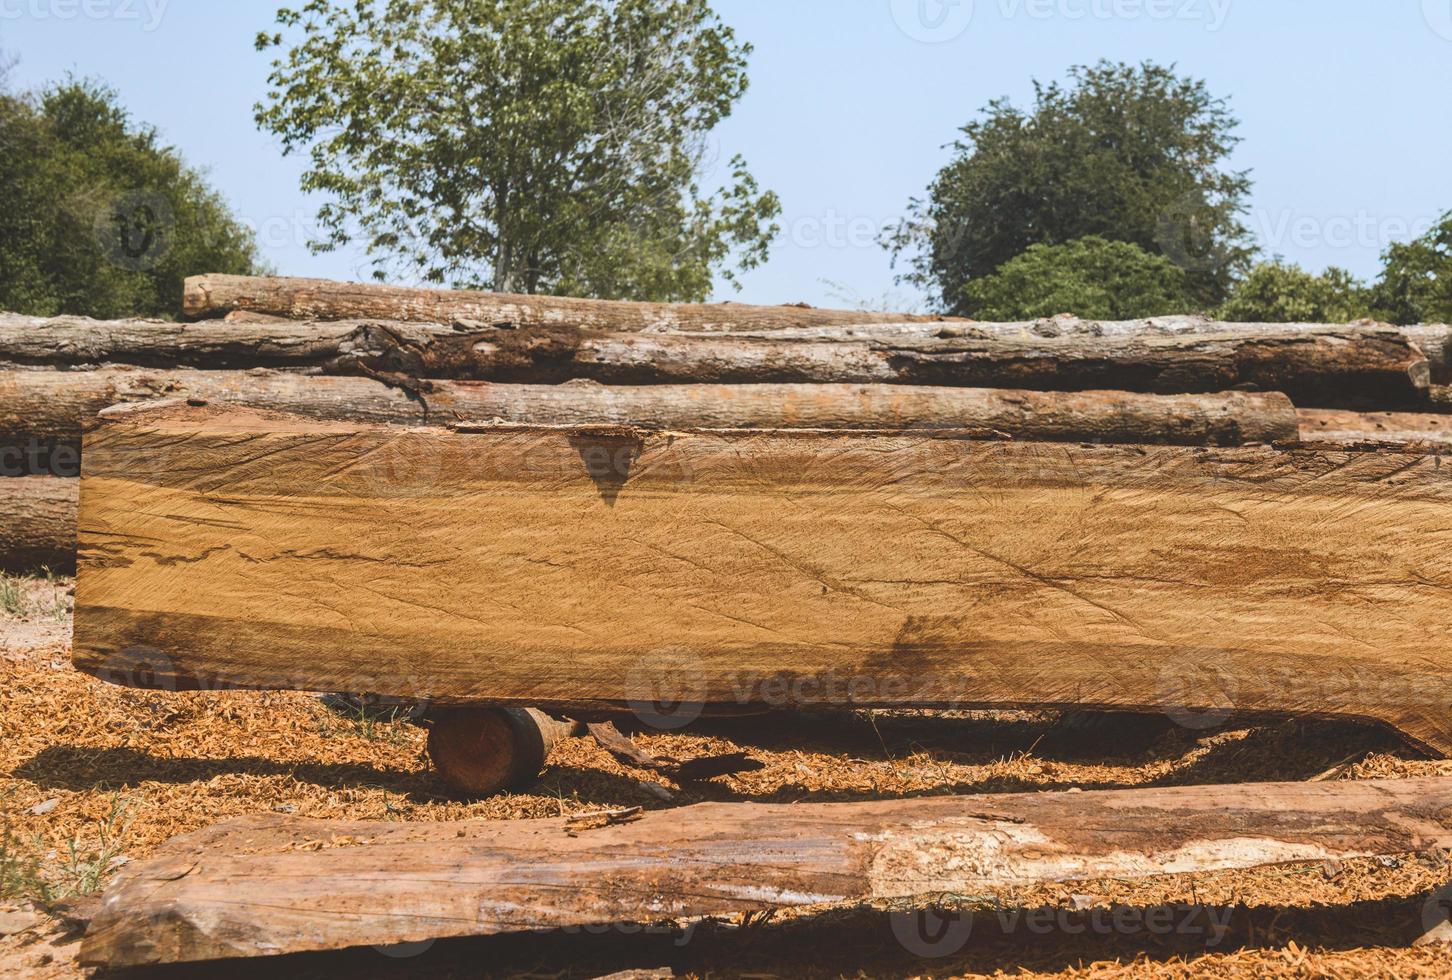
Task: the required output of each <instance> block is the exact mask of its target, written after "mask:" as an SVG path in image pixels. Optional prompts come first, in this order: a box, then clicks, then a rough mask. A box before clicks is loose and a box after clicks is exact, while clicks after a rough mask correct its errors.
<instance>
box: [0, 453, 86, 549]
mask: <svg viewBox="0 0 1452 980" xmlns="http://www.w3.org/2000/svg"><path fill="white" fill-rule="evenodd" d="M79 494H80V483H79V481H77V480H67V479H61V478H59V477H50V476H27V477H16V478H7V479H0V571H6V572H38V571H41V570H42V569H47V568H48V569H50V570H51V571H53V572H65V573H69V572H72V571H74V570H75V567H76V499H77V497H78V496H79Z"/></svg>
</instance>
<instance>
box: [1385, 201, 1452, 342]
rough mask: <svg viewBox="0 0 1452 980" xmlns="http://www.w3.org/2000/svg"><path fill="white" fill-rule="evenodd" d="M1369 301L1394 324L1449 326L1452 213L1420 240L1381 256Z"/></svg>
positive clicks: (1442, 218)
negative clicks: (1436, 324)
mask: <svg viewBox="0 0 1452 980" xmlns="http://www.w3.org/2000/svg"><path fill="white" fill-rule="evenodd" d="M1372 299H1373V302H1374V303H1375V305H1376V306H1377V308H1378V309H1379V310H1380V311H1381V316H1382V318H1384V319H1387V320H1390V321H1391V322H1393V323H1452V211H1449V212H1447V213H1446V214H1444V215H1443V216H1442V217H1441V219H1440V220H1439V221H1438V222H1437V224H1436V225H1434V226H1433V227H1432V228H1431V229H1430V230H1429V231H1428V232H1427V233H1426V234H1425V235H1423V236H1422V237H1420V238H1417V239H1414V240H1413V241H1410V242H1400V243H1398V244H1395V245H1392V246H1391V247H1390V248H1388V249H1387V250H1386V252H1385V253H1383V255H1382V274H1381V279H1380V280H1379V281H1378V282H1377V284H1376V285H1375V286H1374V287H1372Z"/></svg>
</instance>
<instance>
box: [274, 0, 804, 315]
mask: <svg viewBox="0 0 1452 980" xmlns="http://www.w3.org/2000/svg"><path fill="white" fill-rule="evenodd" d="M277 19H278V23H279V25H280V27H281V28H282V29H283V30H281V31H278V32H276V33H272V34H263V35H262V36H260V37H259V38H258V48H259V49H260V50H263V49H268V48H273V47H280V46H283V45H284V39H285V36H290V35H294V34H297V35H300V36H299V37H297V39H296V41H295V43H293V44H292V46H291V47H289V48H288V49H287V50H286V51H285V53H283V54H282V55H281V56H280V57H278V58H277V60H275V61H274V62H273V70H272V74H271V76H270V79H269V83H270V85H271V91H269V93H268V95H267V97H266V99H265V100H264V101H263V102H262V103H260V104H259V105H258V107H257V122H258V124H259V125H260V126H261V127H263V128H264V129H265V130H269V131H271V132H272V133H274V134H276V135H277V136H278V137H279V138H280V139H281V142H282V146H283V149H284V151H285V152H294V151H303V150H306V151H307V153H308V154H309V156H308V160H309V167H308V169H307V171H306V173H305V175H304V177H303V187H304V189H306V190H308V191H317V192H321V193H323V194H326V195H328V197H329V198H330V200H329V201H328V203H327V204H325V205H324V206H323V207H322V208H321V210H320V212H319V216H318V217H319V221H320V224H321V225H322V227H323V228H324V229H325V232H326V233H325V235H324V236H323V238H322V240H321V241H319V242H317V243H316V244H315V247H317V248H319V249H329V248H335V247H338V246H341V245H343V244H345V243H347V242H349V241H352V240H354V239H355V238H357V239H360V240H362V241H364V242H366V246H367V250H368V253H369V255H370V257H371V258H372V259H373V261H374V262H375V266H376V269H375V273H376V274H377V275H378V276H379V277H380V278H381V277H382V276H383V275H384V274H385V273H386V272H387V271H389V270H390V269H395V270H398V271H400V272H403V273H407V274H412V275H416V276H419V277H421V278H422V279H424V280H425V281H429V282H438V283H446V284H449V285H455V286H473V287H482V288H489V289H498V290H503V291H513V292H526V293H533V292H554V293H570V294H580V295H587V296H595V297H601V298H632V299H653V300H701V299H704V298H705V297H706V296H707V294H708V293H709V292H710V289H711V285H712V276H713V273H719V274H721V275H722V276H723V277H724V278H726V279H727V280H733V272H734V271H735V270H741V269H748V268H751V267H753V266H755V265H756V264H758V263H759V262H761V261H762V260H763V259H764V258H765V257H766V254H767V248H768V245H769V242H770V239H771V238H772V237H773V236H774V235H775V233H776V231H777V228H776V226H775V225H774V224H773V219H774V218H775V217H776V215H777V214H778V213H779V211H780V204H779V203H778V201H777V198H776V196H775V195H774V194H771V193H769V192H766V193H763V192H762V191H761V190H760V188H759V187H758V186H757V183H756V181H755V180H754V179H753V178H752V176H751V174H750V172H749V171H748V169H747V167H746V164H745V162H744V161H743V160H741V159H740V158H739V157H736V158H732V159H731V160H730V162H729V165H727V166H726V167H725V170H726V171H728V176H727V177H726V182H725V183H724V184H722V185H721V186H720V187H719V188H718V189H716V190H715V191H713V192H707V191H703V190H702V188H701V186H700V185H701V182H702V181H703V180H705V179H706V174H707V173H708V172H709V170H710V167H711V164H712V160H711V146H712V144H711V143H710V140H709V138H708V137H709V134H710V132H711V130H712V129H713V128H714V127H715V126H716V124H717V123H719V122H720V121H721V120H722V119H724V118H726V117H727V116H728V115H729V114H730V112H731V110H732V108H733V106H734V105H735V104H736V102H737V100H739V99H740V98H741V96H742V95H743V94H744V93H745V91H746V87H747V77H746V59H747V55H748V54H749V53H750V50H751V49H750V46H749V45H745V44H741V43H738V42H737V40H736V38H735V35H734V34H733V32H732V31H731V29H730V28H729V27H726V26H725V25H723V24H722V23H721V22H720V21H719V19H718V18H717V17H716V16H715V14H714V13H713V12H712V10H711V8H710V6H709V4H708V3H707V2H706V0H310V2H308V3H307V4H306V5H305V6H303V7H301V8H300V9H298V10H291V9H283V10H281V11H279V12H278V15H277ZM733 259H734V262H733Z"/></svg>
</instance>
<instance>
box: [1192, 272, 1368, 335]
mask: <svg viewBox="0 0 1452 980" xmlns="http://www.w3.org/2000/svg"><path fill="white" fill-rule="evenodd" d="M1217 315H1218V316H1219V318H1220V319H1222V320H1230V321H1234V322H1241V323H1349V322H1351V321H1353V320H1360V319H1363V318H1366V317H1372V316H1373V315H1374V314H1373V309H1372V299H1371V296H1370V295H1369V294H1368V292H1367V289H1366V286H1365V285H1364V284H1363V283H1362V282H1361V281H1359V280H1358V279H1357V278H1356V277H1355V276H1353V275H1352V274H1351V273H1349V272H1347V271H1346V270H1345V269H1338V268H1336V267H1334V266H1333V267H1332V268H1329V269H1327V270H1326V271H1325V272H1324V273H1322V274H1321V275H1319V276H1318V275H1315V274H1314V273H1310V272H1307V271H1306V270H1305V269H1302V268H1301V267H1300V266H1296V265H1290V264H1287V263H1285V262H1282V261H1281V260H1280V259H1275V260H1273V261H1270V262H1262V263H1260V264H1258V265H1256V266H1255V268H1253V269H1252V270H1251V271H1250V274H1249V275H1247V276H1246V277H1245V278H1244V279H1241V280H1240V281H1238V282H1237V283H1236V284H1235V288H1234V291H1233V292H1232V294H1231V296H1230V299H1229V300H1227V301H1226V303H1225V304H1224V305H1223V306H1221V307H1220V310H1219V312H1218V314H1217Z"/></svg>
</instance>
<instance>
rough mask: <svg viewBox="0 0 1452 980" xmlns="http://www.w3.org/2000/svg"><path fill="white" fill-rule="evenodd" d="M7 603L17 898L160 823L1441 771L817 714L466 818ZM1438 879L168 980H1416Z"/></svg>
mask: <svg viewBox="0 0 1452 980" xmlns="http://www.w3.org/2000/svg"><path fill="white" fill-rule="evenodd" d="M11 582H12V586H15V580H11ZM15 587H18V588H20V589H21V590H22V591H23V595H24V598H23V600H22V601H20V602H19V603H18V605H19V607H20V608H21V610H22V612H23V615H15V614H14V613H13V612H0V823H3V825H4V831H5V833H4V838H3V840H5V841H7V842H8V843H7V844H6V849H5V850H4V851H0V866H3V865H4V863H5V862H6V861H8V862H10V867H11V868H20V869H21V872H20V873H18V874H19V877H20V878H24V879H26V880H29V881H30V882H31V886H32V887H30V889H29V890H30V891H31V892H32V893H33V891H34V887H39V885H38V884H37V883H40V884H43V886H44V887H48V888H49V889H51V892H52V895H53V897H61V896H65V895H66V894H68V893H72V892H77V891H79V892H85V891H92V890H94V886H95V885H96V884H97V883H98V882H104V880H105V879H106V878H107V877H108V876H109V874H110V873H112V872H114V870H115V869H116V868H118V867H120V866H121V864H122V863H124V862H125V861H128V860H135V859H139V858H144V857H146V856H147V855H148V854H149V853H150V852H151V851H152V850H154V849H155V848H156V847H157V846H158V845H160V844H161V843H162V842H164V841H166V840H167V839H169V838H170V837H172V836H174V835H176V834H180V833H185V832H189V831H193V830H197V829H200V828H202V827H204V826H207V825H209V824H212V823H215V822H217V821H220V820H225V819H228V818H231V817H237V816H243V815H247V814H255V813H265V812H279V813H295V814H298V815H301V816H308V817H318V818H346V819H368V820H407V821H413V820H436V821H448V820H500V819H515V818H536V817H546V816H559V815H562V814H570V813H580V812H587V811H591V810H599V809H611V808H621V807H628V806H641V807H646V808H649V809H657V808H664V807H674V806H683V805H688V804H691V803H697V802H703V801H706V800H713V801H747V800H749V801H758V802H775V803H789V802H803V803H806V802H828V801H849V800H875V799H891V798H899V797H906V796H917V795H925V794H964V793H1000V792H1012V791H1032V790H1049V789H1070V788H1080V789H1083V790H1093V789H1105V788H1114V787H1128V786H1166V785H1182V784H1191V783H1196V784H1215V783H1229V782H1247V781H1270V780H1304V779H1312V778H1318V777H1321V778H1327V774H1328V773H1329V774H1330V776H1329V778H1336V779H1369V778H1403V777H1414V776H1428V775H1452V763H1446V762H1435V761H1428V760H1425V759H1423V758H1422V757H1420V756H1419V755H1418V753H1416V752H1415V751H1414V750H1411V749H1409V748H1407V747H1405V746H1404V745H1402V744H1401V743H1400V742H1399V741H1398V740H1397V739H1396V738H1395V736H1393V735H1390V734H1389V733H1386V732H1383V731H1379V730H1373V729H1366V728H1359V727H1355V726H1347V725H1338V724H1332V723H1326V722H1317V721H1299V722H1285V723H1282V724H1277V725H1271V726H1267V727H1240V726H1235V725H1232V726H1230V727H1228V728H1226V729H1223V730H1220V731H1215V732H1212V733H1209V734H1206V733H1200V732H1192V731H1187V730H1184V729H1180V728H1174V727H1171V728H1168V729H1166V728H1164V727H1163V726H1161V725H1158V724H1154V723H1153V720H1150V721H1149V722H1136V721H1134V720H1130V721H1127V722H1120V723H1116V724H1110V725H1106V726H1105V727H1104V729H1103V730H1102V731H1100V732H1095V731H1093V730H1087V731H1086V730H1085V729H1084V728H1083V727H1082V726H1079V727H1073V728H1069V727H1066V726H1065V725H1064V724H1063V723H1062V721H1061V720H1060V719H1059V718H1058V717H1057V716H1055V715H1047V714H1044V715H1038V714H957V715H928V714H921V713H896V714H887V713H872V714H869V713H823V714H815V715H800V714H799V715H790V716H786V715H784V716H770V717H767V718H750V719H734V720H716V721H708V722H703V723H701V724H700V725H698V726H696V727H693V728H692V729H690V730H689V731H688V732H686V733H676V734H661V733H653V732H650V731H642V732H636V733H633V734H634V735H635V737H636V738H637V740H638V741H639V742H640V744H641V745H643V746H644V747H645V748H647V749H649V750H650V751H652V752H655V753H657V754H659V755H668V756H672V757H676V758H691V757H694V756H699V755H708V754H710V755H714V754H722V753H727V752H734V751H747V752H749V753H750V755H751V757H752V758H753V759H754V760H756V761H758V762H760V763H762V764H763V768H761V769H759V770H757V771H753V772H747V773H742V774H739V775H736V776H730V777H723V778H720V779H716V780H713V781H711V782H708V783H704V784H694V785H687V786H681V785H676V784H674V783H671V782H669V781H668V780H665V779H663V778H662V777H660V776H658V775H655V774H652V773H648V772H644V771H641V770H635V769H631V768H629V767H627V766H624V765H622V764H621V763H619V762H617V761H616V760H615V759H614V758H613V757H611V756H610V755H609V754H607V753H606V752H605V751H603V750H602V749H600V748H599V747H598V746H597V745H595V744H594V743H593V741H590V740H587V739H571V740H568V741H567V742H565V743H563V744H562V745H561V746H560V748H558V749H557V751H556V752H555V754H554V756H553V757H552V758H551V760H550V764H549V766H548V768H547V769H546V771H545V772H544V774H543V776H542V778H541V779H540V780H539V782H538V784H537V785H536V786H535V787H534V788H533V789H532V790H531V791H530V792H528V793H524V794H518V795H513V796H504V797H499V798H495V799H490V800H484V801H477V802H467V801H461V800H457V799H454V798H453V797H451V796H450V794H449V792H448V790H447V789H446V787H445V786H444V785H443V784H442V783H441V782H440V781H439V779H438V778H437V777H436V775H435V774H434V773H433V772H431V771H430V768H429V765H428V761H427V757H426V754H425V751H424V741H425V736H424V733H423V731H422V730H420V729H418V728H416V727H414V726H412V725H410V724H408V723H406V722H397V723H382V722H370V721H368V720H367V719H364V718H356V719H355V718H348V717H340V716H339V715H338V714H335V713H334V712H332V711H330V710H329V709H327V708H325V707H323V706H322V705H321V704H320V703H319V701H318V699H317V698H316V697H314V696H311V695H307V694H301V693H262V694H256V693H204V694H166V693H154V692H144V691H133V690H127V689H122V688H116V687H111V686H108V685H105V684H102V683H100V682H98V681H96V680H94V679H92V678H90V677H87V676H84V675H81V674H78V673H77V672H75V671H74V670H73V669H72V668H71V667H70V664H69V607H70V595H71V586H70V583H69V582H67V581H64V580H56V581H46V580H29V581H26V582H24V583H22V584H20V585H18V586H15ZM12 605H17V604H16V603H12ZM667 797H668V798H667ZM11 877H12V878H15V877H16V875H15V874H12V875H11ZM1448 882H1452V863H1449V862H1448V860H1447V858H1446V856H1445V855H1408V856H1405V857H1404V858H1402V859H1400V860H1397V861H1392V862H1381V861H1360V862H1346V863H1344V864H1342V865H1340V866H1335V867H1329V868H1328V867H1323V866H1321V865H1315V866H1292V867H1280V868H1271V869H1262V870H1259V871H1254V872H1241V873H1218V874H1206V875H1200V876H1195V877H1194V878H1192V879H1186V878H1178V879H1171V878H1165V879H1155V880H1150V881H1145V882H1126V881H1096V882H1080V883H1075V884H1072V885H1062V886H1059V885H1054V886H1042V887H1038V888H1034V889H1025V890H1023V891H1021V892H1018V893H1014V894H1013V895H1012V896H1011V898H1012V901H1010V902H1007V903H1004V902H1001V901H1000V903H999V905H997V906H995V907H993V908H985V907H982V906H981V904H980V905H975V904H974V903H973V902H972V900H969V899H964V898H962V897H957V898H953V897H945V898H944V899H942V902H943V904H944V906H945V908H946V909H947V911H945V913H944V914H953V915H957V916H958V917H959V919H960V920H963V921H968V920H971V923H972V932H971V937H970V938H969V939H968V940H967V941H965V942H958V943H954V944H953V946H954V947H961V948H955V949H954V951H952V952H951V953H949V954H948V955H943V956H939V957H934V956H929V955H925V953H924V952H916V953H915V952H913V951H911V950H910V949H908V948H906V947H905V944H904V943H903V942H901V941H899V940H898V938H897V935H898V934H899V933H900V932H901V931H902V928H903V925H904V923H905V922H906V923H910V924H915V923H916V919H915V917H916V916H917V915H918V910H916V909H910V908H896V909H895V908H861V909H852V910H845V911H840V912H831V913H826V914H817V915H810V916H805V915H799V914H794V915H782V916H778V917H775V918H771V917H754V918H748V919H745V920H742V919H733V920H730V921H723V922H706V923H700V924H696V925H695V926H693V927H690V928H686V929H674V930H668V931H664V932H656V931H654V930H648V931H646V932H644V933H627V932H622V931H621V930H618V929H616V930H607V931H604V932H598V933H596V932H589V931H584V932H573V933H551V934H548V935H544V936H538V935H530V936H522V937H501V938H495V939H488V940H469V941H450V942H446V943H438V944H435V945H433V946H432V947H430V948H428V949H427V950H424V951H417V950H407V951H399V950H391V951H388V953H389V954H391V955H386V954H383V953H379V952H376V951H373V950H366V951H361V952H349V953H343V954H329V955H326V956H302V957H292V958H289V959H286V960H282V961H277V962H264V963H257V962H248V963H237V964H226V965H210V966H208V967H206V968H205V969H201V970H198V971H192V972H188V971H186V970H181V971H177V970H172V971H169V972H168V974H167V975H168V976H171V975H176V976H187V975H196V976H206V977H219V976H221V977H231V976H236V977H261V976H266V977H267V978H268V980H279V978H282V977H294V976H296V977H313V976H317V977H324V976H335V975H339V974H341V973H356V974H358V975H360V976H367V977H372V976H386V977H394V976H396V977H430V978H435V977H436V978H444V977H481V976H514V975H532V976H561V977H574V976H579V977H589V976H601V975H606V974H612V973H616V972H620V971H624V970H630V969H637V968H641V969H646V968H648V969H654V968H662V967H664V968H669V969H671V970H674V971H675V974H676V975H681V976H688V975H701V976H705V975H708V974H709V975H710V976H713V977H722V976H781V977H799V976H801V977H805V976H820V977H834V976H847V977H856V976H870V977H878V976H886V977H918V976H922V977H958V976H1004V975H1015V976H1033V977H1094V978H1098V977H1192V976H1194V977H1199V976H1208V977H1227V978H1228V977H1265V976H1275V977H1282V976H1284V977H1320V976H1330V977H1383V976H1399V977H1422V976H1425V977H1433V976H1437V977H1440V976H1452V948H1449V947H1421V948H1413V947H1412V945H1411V944H1412V942H1413V941H1414V940H1415V939H1416V938H1417V937H1418V936H1420V935H1421V933H1422V924H1423V921H1424V911H1425V909H1424V906H1425V905H1426V903H1427V901H1428V900H1429V899H1430V898H1432V897H1433V895H1434V893H1436V892H1437V891H1438V890H1439V889H1441V888H1442V887H1444V886H1446V885H1447V884H1448ZM25 890H26V888H25V887H24V886H23V885H17V884H14V883H12V886H11V894H10V895H9V896H5V895H3V894H0V932H6V931H10V930H12V929H16V926H24V925H25V923H26V921H27V918H26V917H27V916H29V915H30V914H31V913H30V912H29V909H30V903H29V900H28V899H27V898H26V896H25V895H23V894H20V892H21V891H25ZM1206 909H1210V910H1213V911H1215V912H1216V913H1217V916H1218V917H1217V919H1216V920H1215V921H1213V922H1208V921H1207V920H1205V919H1204V918H1203V916H1204V914H1205V910H1206ZM1108 910H1115V911H1118V912H1119V914H1120V917H1119V918H1118V919H1115V918H1114V916H1112V915H1110V914H1109V912H1108ZM1124 910H1129V911H1128V912H1127V913H1126V912H1125V911H1124ZM935 914H937V913H935ZM1196 915H1199V916H1200V917H1201V918H1199V919H1196V918H1195V916H1196ZM1126 916H1127V918H1126ZM1126 922H1128V923H1129V925H1127V926H1126V925H1125V924H1124V923H1126ZM1156 922H1158V923H1159V924H1158V925H1156V924H1155V923H1156ZM6 923H10V925H9V926H7V925H6ZM1165 923H1169V925H1165ZM907 945H909V946H910V945H913V943H912V942H911V941H909V943H908V944H907ZM76 947H77V943H76V941H75V937H74V936H72V935H70V934H68V933H67V932H66V930H65V928H64V926H63V924H62V923H61V922H60V920H57V919H54V918H51V917H48V916H45V915H41V916H39V917H38V922H37V923H36V924H35V925H33V926H31V927H29V928H19V929H18V930H16V931H14V932H13V933H12V934H11V935H9V936H4V937H0V972H3V974H4V975H6V976H18V977H19V976H23V977H36V978H52V977H54V978H67V980H69V978H75V977H80V976H84V975H85V971H82V970H81V969H80V968H79V967H77V966H76V964H75V953H76ZM928 952H943V949H941V948H939V949H937V950H931V951H928ZM404 953H409V954H412V955H407V956H405V955H403V954H404ZM662 975H670V974H669V973H666V974H662Z"/></svg>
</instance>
